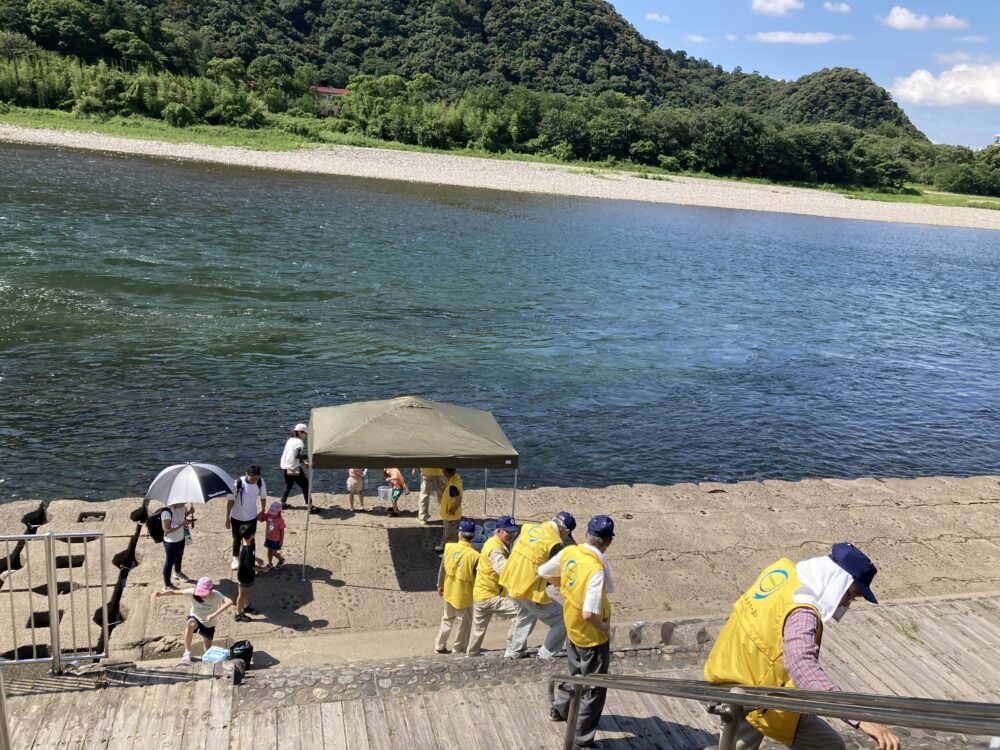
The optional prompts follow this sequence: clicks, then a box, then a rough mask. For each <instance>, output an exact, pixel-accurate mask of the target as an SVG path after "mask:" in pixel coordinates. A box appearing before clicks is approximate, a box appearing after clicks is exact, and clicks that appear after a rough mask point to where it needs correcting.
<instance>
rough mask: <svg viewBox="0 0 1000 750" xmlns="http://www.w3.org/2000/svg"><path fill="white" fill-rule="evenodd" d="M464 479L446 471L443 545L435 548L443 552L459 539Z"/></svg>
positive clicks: (443, 492) (442, 518) (442, 500)
mask: <svg viewBox="0 0 1000 750" xmlns="http://www.w3.org/2000/svg"><path fill="white" fill-rule="evenodd" d="M462 497H463V495H462V477H461V475H459V473H458V472H457V471H455V470H454V469H445V470H444V490H443V491H442V493H441V544H440V546H438V547H435V548H434V551H435V552H442V551H443V550H444V546H445V545H446V544H448V543H450V542H454V541H456V540H457V539H458V522H459V521H460V520H462Z"/></svg>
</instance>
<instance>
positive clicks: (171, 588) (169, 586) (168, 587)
mask: <svg viewBox="0 0 1000 750" xmlns="http://www.w3.org/2000/svg"><path fill="white" fill-rule="evenodd" d="M163 590H164V591H179V589H178V588H177V587H176V586H174V584H172V583H168V584H167V585H165V586H164V587H163Z"/></svg>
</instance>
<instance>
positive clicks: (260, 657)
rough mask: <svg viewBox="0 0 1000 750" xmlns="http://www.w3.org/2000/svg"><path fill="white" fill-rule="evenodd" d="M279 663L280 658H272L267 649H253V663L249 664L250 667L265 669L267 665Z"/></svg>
mask: <svg viewBox="0 0 1000 750" xmlns="http://www.w3.org/2000/svg"><path fill="white" fill-rule="evenodd" d="M279 664H281V660H280V659H276V658H274V657H273V656H271V655H270V654H269V653H267V651H259V650H257V649H254V652H253V663H252V664H251V668H252V669H267V668H268V667H276V666H278V665H279Z"/></svg>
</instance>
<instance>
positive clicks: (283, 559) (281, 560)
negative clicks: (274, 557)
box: [274, 557, 285, 568]
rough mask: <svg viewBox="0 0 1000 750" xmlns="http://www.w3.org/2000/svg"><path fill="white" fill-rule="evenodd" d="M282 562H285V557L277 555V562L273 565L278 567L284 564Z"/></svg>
mask: <svg viewBox="0 0 1000 750" xmlns="http://www.w3.org/2000/svg"><path fill="white" fill-rule="evenodd" d="M284 564H285V558H283V557H279V558H278V564H277V565H275V566H274V567H276V568H280V567H281V566H282V565H284Z"/></svg>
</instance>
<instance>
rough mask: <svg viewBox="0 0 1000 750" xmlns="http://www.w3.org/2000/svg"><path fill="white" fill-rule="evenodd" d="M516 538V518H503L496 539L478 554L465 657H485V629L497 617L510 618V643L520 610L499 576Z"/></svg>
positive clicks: (494, 537)
mask: <svg viewBox="0 0 1000 750" xmlns="http://www.w3.org/2000/svg"><path fill="white" fill-rule="evenodd" d="M516 536H517V524H516V523H514V517H513V516H500V518H498V519H497V528H496V531H494V532H493V536H491V537H490V538H489V539H487V540H486V544H484V545H483V549H482V551H481V552H480V553H479V563H478V564H477V565H476V583H475V585H474V586H473V588H472V638H471V640H469V648H468V649H467V650H466V652H465V653H466V656H479V655H480V654H481V653H482V646H483V638H485V637H486V628H487V627H489V624H490V621H491V620H492V619H493V618H494V617H503V618H509V619H510V620H511V626H510V632H508V634H507V640H508V641H510V637H511V635H513V633H514V622H513V618H514V617H516V616H517V607H515V606H514V602H512V601H511V600H510V599H508V598H507V596H506V595H505V592H504V590H503V586H501V585H500V574H501V573H503V569H504V566H505V565H506V564H507V557H508V556H509V555H510V545H511V544H512V543H513V541H514V538H515V537H516Z"/></svg>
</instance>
